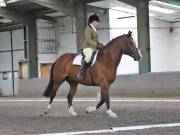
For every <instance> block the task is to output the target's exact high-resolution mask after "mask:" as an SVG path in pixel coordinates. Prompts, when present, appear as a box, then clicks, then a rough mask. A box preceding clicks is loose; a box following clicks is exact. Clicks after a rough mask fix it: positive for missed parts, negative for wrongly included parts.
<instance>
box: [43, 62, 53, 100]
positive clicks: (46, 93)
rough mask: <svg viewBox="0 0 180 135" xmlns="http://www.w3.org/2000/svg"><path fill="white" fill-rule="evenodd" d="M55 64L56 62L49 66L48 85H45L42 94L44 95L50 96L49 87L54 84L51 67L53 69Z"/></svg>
mask: <svg viewBox="0 0 180 135" xmlns="http://www.w3.org/2000/svg"><path fill="white" fill-rule="evenodd" d="M55 64H56V62H54V63H53V65H52V67H51V71H50V80H49V84H48V86H47V87H46V90H45V91H44V93H43V96H45V97H50V95H51V89H52V88H53V85H54V80H53V69H54V66H55Z"/></svg>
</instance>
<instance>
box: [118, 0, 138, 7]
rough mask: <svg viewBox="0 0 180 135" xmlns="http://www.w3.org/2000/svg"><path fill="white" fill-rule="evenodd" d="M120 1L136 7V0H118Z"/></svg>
mask: <svg viewBox="0 0 180 135" xmlns="http://www.w3.org/2000/svg"><path fill="white" fill-rule="evenodd" d="M118 1H120V2H123V3H126V4H128V5H130V6H133V7H136V3H137V0H118Z"/></svg>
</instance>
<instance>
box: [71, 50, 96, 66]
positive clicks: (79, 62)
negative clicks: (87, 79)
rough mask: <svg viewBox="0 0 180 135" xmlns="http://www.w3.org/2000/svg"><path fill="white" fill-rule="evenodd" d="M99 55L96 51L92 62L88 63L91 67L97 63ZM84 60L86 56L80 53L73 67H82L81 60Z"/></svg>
mask: <svg viewBox="0 0 180 135" xmlns="http://www.w3.org/2000/svg"><path fill="white" fill-rule="evenodd" d="M97 54H98V50H97V51H94V52H93V54H92V57H91V60H90V62H89V63H88V65H90V66H91V67H92V66H93V65H94V63H95V62H96V59H97ZM82 58H84V54H83V53H82V52H81V53H79V54H78V55H77V56H76V57H75V58H74V60H73V63H72V64H73V65H78V66H81V60H82Z"/></svg>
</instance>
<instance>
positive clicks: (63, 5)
mask: <svg viewBox="0 0 180 135" xmlns="http://www.w3.org/2000/svg"><path fill="white" fill-rule="evenodd" d="M29 1H31V2H34V3H37V4H39V5H41V6H44V7H47V8H50V9H52V10H55V11H58V12H62V13H65V14H67V15H70V16H75V7H74V5H72V4H71V5H69V4H68V3H67V2H68V1H67V0H29Z"/></svg>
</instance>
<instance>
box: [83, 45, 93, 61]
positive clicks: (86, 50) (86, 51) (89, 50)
mask: <svg viewBox="0 0 180 135" xmlns="http://www.w3.org/2000/svg"><path fill="white" fill-rule="evenodd" d="M83 53H84V55H85V58H84V59H85V61H86V62H87V63H89V62H90V60H91V57H92V54H93V49H92V48H84V49H83Z"/></svg>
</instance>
